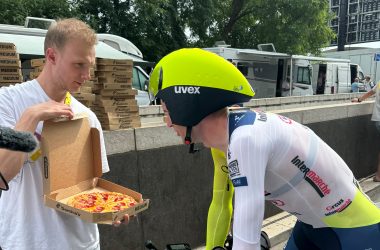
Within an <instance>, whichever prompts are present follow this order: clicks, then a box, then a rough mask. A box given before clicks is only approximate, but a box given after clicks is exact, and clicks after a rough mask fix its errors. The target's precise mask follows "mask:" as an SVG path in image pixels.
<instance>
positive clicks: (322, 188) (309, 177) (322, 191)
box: [291, 155, 331, 198]
mask: <svg viewBox="0 0 380 250" xmlns="http://www.w3.org/2000/svg"><path fill="white" fill-rule="evenodd" d="M291 163H293V165H294V166H296V167H297V168H298V169H299V170H300V171H301V173H303V174H304V179H305V181H307V182H308V183H309V184H310V185H311V186H312V188H314V189H315V191H316V192H317V193H318V195H319V196H320V197H321V198H322V197H324V196H325V195H328V194H329V193H330V191H331V190H330V189H329V187H328V185H327V184H326V183H325V182H324V181H323V179H322V178H321V177H319V176H318V175H317V173H315V172H314V171H313V170H310V168H308V167H307V166H306V165H305V161H301V160H300V159H299V158H298V155H297V156H296V157H294V158H293V160H292V161H291Z"/></svg>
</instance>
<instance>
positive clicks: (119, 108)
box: [91, 58, 141, 130]
mask: <svg viewBox="0 0 380 250" xmlns="http://www.w3.org/2000/svg"><path fill="white" fill-rule="evenodd" d="M132 72H133V61H132V60H115V59H101V58H97V63H96V71H95V75H96V76H97V77H98V82H99V83H98V84H97V85H96V86H95V88H94V89H93V91H94V93H95V94H97V95H96V99H95V103H94V105H93V106H91V109H92V110H93V111H94V112H95V113H96V115H97V117H98V119H99V121H100V123H101V124H102V127H103V129H105V130H117V129H124V128H135V127H140V126H141V122H140V116H139V107H138V105H137V101H136V100H135V96H136V94H137V90H135V89H132Z"/></svg>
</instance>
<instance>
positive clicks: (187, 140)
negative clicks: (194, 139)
mask: <svg viewBox="0 0 380 250" xmlns="http://www.w3.org/2000/svg"><path fill="white" fill-rule="evenodd" d="M192 128H193V127H192V126H187V127H186V136H185V144H186V145H190V144H191V129H192Z"/></svg>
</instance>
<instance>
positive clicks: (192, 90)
mask: <svg viewBox="0 0 380 250" xmlns="http://www.w3.org/2000/svg"><path fill="white" fill-rule="evenodd" d="M199 88H200V87H185V86H175V87H174V93H176V94H200V92H199Z"/></svg>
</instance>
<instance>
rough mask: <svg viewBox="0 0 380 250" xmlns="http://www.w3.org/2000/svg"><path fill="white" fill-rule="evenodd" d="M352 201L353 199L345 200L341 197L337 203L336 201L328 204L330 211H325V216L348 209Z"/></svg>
mask: <svg viewBox="0 0 380 250" xmlns="http://www.w3.org/2000/svg"><path fill="white" fill-rule="evenodd" d="M351 203H352V201H351V199H347V200H343V199H340V200H339V201H338V202H337V203H335V204H334V205H332V206H327V207H326V210H327V211H328V212H327V213H325V216H329V215H333V214H335V213H339V212H342V211H343V210H344V209H346V208H347V207H348V206H349V205H350V204H351Z"/></svg>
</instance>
